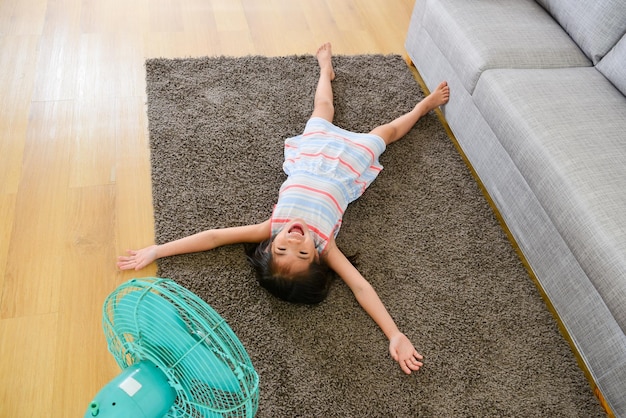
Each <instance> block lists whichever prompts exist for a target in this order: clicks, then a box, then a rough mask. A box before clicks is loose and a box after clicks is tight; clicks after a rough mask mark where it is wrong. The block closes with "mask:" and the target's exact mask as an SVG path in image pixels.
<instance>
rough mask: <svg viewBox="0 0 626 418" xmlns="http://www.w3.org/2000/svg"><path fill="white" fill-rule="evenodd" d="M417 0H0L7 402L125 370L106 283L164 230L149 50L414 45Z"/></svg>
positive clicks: (83, 392)
mask: <svg viewBox="0 0 626 418" xmlns="http://www.w3.org/2000/svg"><path fill="white" fill-rule="evenodd" d="M412 6H413V0H384V1H383V0H123V1H122V0H0V417H1V418H5V417H7V418H8V417H10V418H22V417H78V416H82V414H83V413H84V411H85V410H86V408H87V406H88V404H89V401H90V400H91V398H92V396H93V395H94V394H95V393H96V392H97V391H98V389H99V388H100V387H101V386H103V385H104V384H105V383H106V382H108V381H109V380H110V379H111V378H112V377H114V376H115V375H116V374H117V373H118V371H119V370H118V367H117V366H116V364H115V362H114V360H113V358H112V357H111V355H110V354H109V353H108V351H107V348H106V341H105V339H104V336H103V333H102V327H101V309H102V308H101V307H102V302H103V299H104V298H105V297H106V295H107V294H108V293H109V292H111V291H112V290H113V289H114V288H115V287H116V286H117V285H118V284H120V283H122V282H123V281H126V280H127V279H130V278H132V277H134V276H137V275H138V276H148V275H153V274H155V268H154V267H150V268H147V269H145V270H144V271H141V272H139V273H134V272H132V273H121V272H118V271H116V268H115V265H114V262H115V257H116V255H117V254H120V253H122V252H124V251H125V250H126V249H127V248H134V247H138V246H145V245H148V244H150V243H152V242H153V240H154V230H153V217H152V203H151V189H150V187H151V185H150V166H149V150H148V136H147V121H146V111H145V102H146V96H145V81H144V80H145V70H144V61H145V59H146V58H150V57H188V56H205V55H209V56H213V55H229V56H242V55H247V54H261V55H269V56H277V55H289V54H303V53H311V52H313V51H315V49H316V48H317V46H318V45H319V44H321V43H322V42H324V41H327V40H329V41H332V42H333V49H334V52H335V53H337V54H360V53H398V54H404V52H405V51H404V38H405V35H406V31H407V28H408V23H409V18H410V14H411V10H412Z"/></svg>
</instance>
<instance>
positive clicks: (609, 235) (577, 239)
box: [474, 68, 626, 330]
mask: <svg viewBox="0 0 626 418" xmlns="http://www.w3.org/2000/svg"><path fill="white" fill-rule="evenodd" d="M474 100H475V103H476V106H477V107H478V109H479V110H480V112H481V114H482V115H483V116H484V118H485V120H486V121H487V123H488V124H489V125H490V127H491V129H492V130H493V132H494V133H495V134H496V136H497V137H498V139H499V141H500V142H501V144H502V146H503V147H504V148H505V149H506V150H507V152H508V153H509V155H510V157H511V159H512V160H513V162H514V163H515V165H516V166H517V168H518V169H519V171H520V172H521V174H522V175H523V176H524V178H525V179H526V181H527V182H528V184H529V186H530V187H531V189H532V190H533V191H534V193H535V195H536V196H537V199H538V201H539V202H540V204H541V205H542V206H543V208H544V210H545V211H546V213H547V214H548V216H549V217H550V218H551V219H552V222H553V223H554V225H555V226H556V228H557V229H558V230H559V233H560V234H561V236H562V237H563V239H564V240H565V241H566V243H567V244H568V245H569V247H570V248H571V251H572V253H573V254H574V255H575V257H576V259H577V260H578V261H579V263H580V264H581V265H582V266H584V268H585V272H586V273H587V275H588V276H589V278H590V280H591V282H592V283H593V285H594V286H595V288H596V289H597V290H598V292H599V293H600V295H601V296H602V298H603V300H604V301H605V303H606V305H607V307H608V308H609V310H610V311H611V313H612V314H613V316H614V317H615V319H616V321H617V323H618V324H619V325H620V327H621V328H622V330H626V304H624V300H626V258H625V257H624V254H626V211H625V210H624V208H626V193H624V190H626V169H624V161H626V112H625V111H624V109H626V98H625V97H624V96H623V95H622V94H620V92H619V91H618V90H617V89H615V87H614V86H613V85H612V84H611V83H610V82H609V81H608V80H607V79H606V78H605V77H603V76H602V74H600V72H598V71H597V70H596V69H595V68H565V69H552V70H490V71H486V72H485V73H484V74H483V76H482V77H481V79H480V81H479V82H478V84H477V86H476V89H475V92H474Z"/></svg>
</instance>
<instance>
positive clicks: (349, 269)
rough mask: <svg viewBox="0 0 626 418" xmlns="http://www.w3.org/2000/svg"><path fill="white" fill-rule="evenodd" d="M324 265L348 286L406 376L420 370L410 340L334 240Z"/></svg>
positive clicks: (420, 364) (330, 244) (417, 358)
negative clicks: (386, 340)
mask: <svg viewBox="0 0 626 418" xmlns="http://www.w3.org/2000/svg"><path fill="white" fill-rule="evenodd" d="M326 262H327V263H328V265H329V266H330V267H331V268H332V269H333V270H334V271H335V273H337V274H338V275H339V277H341V278H342V279H343V281H344V282H345V283H346V284H347V285H348V286H349V287H350V289H351V290H352V292H353V293H354V296H355V297H356V299H357V301H358V302H359V304H360V305H361V307H362V308H363V309H364V310H365V312H367V313H368V315H369V316H370V317H371V318H372V319H373V320H374V322H376V324H378V326H379V327H380V329H381V330H382V331H383V332H384V333H385V335H386V336H387V339H389V353H390V354H391V357H392V358H393V359H394V360H395V361H397V362H398V364H399V365H400V367H401V368H402V370H403V371H404V372H405V373H406V374H411V371H417V370H419V368H420V367H422V365H423V363H422V362H421V361H420V360H422V359H423V357H422V355H421V354H419V353H418V352H417V351H416V350H415V348H414V347H413V344H411V341H410V340H409V339H408V338H407V337H406V336H405V335H404V334H403V333H401V332H400V330H399V329H398V327H397V326H396V324H395V322H394V321H393V318H391V315H389V313H388V312H387V309H386V308H385V306H384V305H383V303H382V301H381V300H380V298H379V297H378V294H377V293H376V291H375V290H374V288H373V287H372V285H370V284H369V282H368V281H367V280H365V278H364V277H363V276H362V275H361V273H359V271H358V270H357V269H356V268H355V267H354V266H353V265H352V263H350V261H349V260H348V259H347V258H346V256H345V255H344V254H343V253H342V252H341V250H339V248H337V246H336V245H335V242H334V239H333V240H331V242H330V243H329V244H328V250H327V253H326Z"/></svg>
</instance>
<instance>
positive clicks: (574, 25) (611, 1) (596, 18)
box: [537, 0, 626, 64]
mask: <svg viewBox="0 0 626 418" xmlns="http://www.w3.org/2000/svg"><path fill="white" fill-rule="evenodd" d="M537 2H538V3H539V4H541V5H542V6H543V7H545V8H546V10H548V11H549V12H550V14H551V15H552V16H554V18H555V19H556V20H558V22H559V23H560V24H561V26H563V28H564V29H565V30H566V31H567V33H569V34H570V36H571V37H572V38H573V39H574V40H575V41H576V43H577V44H578V45H579V46H580V48H581V49H582V50H583V51H584V52H585V54H586V55H587V56H588V57H589V59H591V60H592V61H593V63H594V64H597V63H598V62H599V61H600V59H602V57H603V56H604V55H605V54H606V53H607V52H609V50H610V49H611V48H612V47H613V45H615V44H616V43H617V41H618V40H619V39H620V38H621V37H622V35H624V33H625V32H626V1H624V0H593V1H589V0H567V1H564V0H537Z"/></svg>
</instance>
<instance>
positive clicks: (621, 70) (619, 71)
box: [596, 35, 626, 96]
mask: <svg viewBox="0 0 626 418" xmlns="http://www.w3.org/2000/svg"><path fill="white" fill-rule="evenodd" d="M596 68H597V69H598V71H600V72H601V73H602V74H603V75H604V76H605V77H606V78H608V79H609V80H610V81H611V83H613V85H614V86H615V87H617V88H618V89H619V91H621V92H622V94H623V95H624V96H626V35H624V36H622V39H621V40H620V41H619V42H618V43H617V45H615V47H613V49H611V50H610V51H609V53H608V54H606V55H605V56H604V58H602V60H600V62H599V63H598V65H596Z"/></svg>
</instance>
